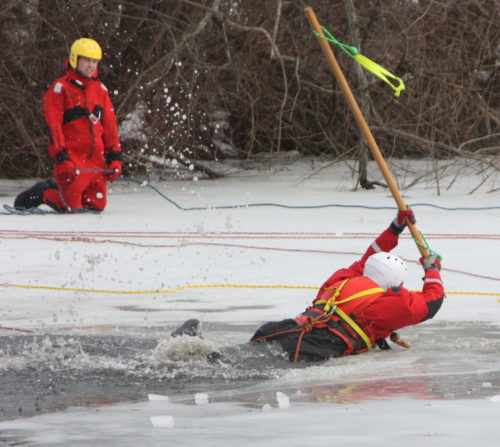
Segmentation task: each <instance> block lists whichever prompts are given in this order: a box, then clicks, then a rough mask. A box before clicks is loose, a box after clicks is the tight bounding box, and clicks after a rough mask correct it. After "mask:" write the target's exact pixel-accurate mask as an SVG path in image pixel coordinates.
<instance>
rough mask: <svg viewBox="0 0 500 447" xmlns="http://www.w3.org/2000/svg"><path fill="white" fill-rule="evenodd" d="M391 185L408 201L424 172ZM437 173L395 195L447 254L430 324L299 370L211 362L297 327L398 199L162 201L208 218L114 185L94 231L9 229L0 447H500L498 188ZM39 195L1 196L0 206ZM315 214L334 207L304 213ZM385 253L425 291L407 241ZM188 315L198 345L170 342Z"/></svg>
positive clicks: (196, 189) (232, 181)
mask: <svg viewBox="0 0 500 447" xmlns="http://www.w3.org/2000/svg"><path fill="white" fill-rule="evenodd" d="M233 163H235V162H233ZM419 163H421V164H422V165H423V162H419ZM419 163H417V162H407V164H408V165H411V166H412V168H414V169H417V170H418V166H419ZM403 165H404V163H402V162H401V163H400V167H401V166H403ZM320 168H323V169H320ZM393 168H394V166H393ZM423 170H424V167H423V166H422V170H421V171H419V172H422V171H423ZM370 172H371V174H370V175H371V177H372V178H380V175H379V174H378V171H377V169H376V167H374V166H371V167H370ZM396 172H398V175H397V176H396V178H397V179H398V181H399V182H400V184H401V186H403V187H404V186H405V184H407V185H408V184H410V182H411V180H412V178H416V177H418V174H419V173H417V174H416V175H415V176H413V177H412V176H409V174H408V171H407V170H405V169H403V168H401V170H400V171H398V170H397V169H396ZM401 172H406V174H405V175H402V174H401ZM441 172H443V173H445V174H443V175H442V176H441V178H440V182H441V183H440V185H439V192H440V194H439V195H438V193H437V191H438V186H437V185H436V184H435V182H434V179H433V178H431V179H428V180H425V181H424V180H422V181H420V182H418V183H416V184H415V185H413V186H412V187H411V188H409V189H407V190H406V189H403V192H404V197H405V200H406V201H407V203H409V204H413V205H414V206H413V209H414V211H415V214H416V216H417V226H418V228H419V229H420V230H421V231H422V232H423V233H424V235H425V237H426V239H427V241H428V242H429V244H430V245H431V247H432V248H433V249H434V250H436V251H438V252H439V253H440V254H442V256H443V258H444V259H443V280H444V283H445V286H446V289H447V299H446V301H445V303H444V305H443V308H442V309H441V311H440V312H439V313H438V315H437V316H436V318H435V319H434V320H432V321H429V322H426V323H424V324H422V325H419V326H416V327H412V328H407V329H403V330H401V331H400V334H401V335H402V337H403V338H407V339H408V340H410V341H411V342H412V343H413V348H412V349H409V350H404V349H403V348H400V347H398V346H395V347H394V349H393V350H392V351H388V352H382V351H372V352H370V353H367V354H363V355H360V356H353V357H348V358H342V359H336V360H331V361H328V362H326V363H323V364H320V365H312V366H309V367H306V368H304V367H292V368H286V367H283V364H280V366H279V367H278V368H276V369H274V370H269V368H266V367H265V366H259V365H256V366H255V368H254V369H252V368H251V367H248V364H245V367H244V368H239V369H238V368H232V367H223V366H218V364H217V362H215V363H209V362H208V363H207V361H206V358H207V354H209V353H211V352H213V351H216V350H217V349H218V348H221V347H224V348H225V347H231V346H235V345H239V344H242V343H245V342H246V341H247V340H248V338H249V337H250V336H251V335H252V334H253V331H255V329H256V328H257V327H258V326H259V325H260V324H261V323H262V322H265V321H269V320H273V319H281V318H285V317H293V316H295V315H296V314H298V313H300V312H301V311H302V310H303V309H304V308H305V306H306V305H307V304H308V303H309V302H310V301H311V299H312V298H313V296H314V294H315V288H317V287H318V286H319V285H321V283H322V282H323V281H324V280H325V279H326V278H327V277H328V276H329V275H330V274H331V273H332V272H333V271H334V270H335V269H337V268H339V267H342V266H345V265H348V264H350V263H351V262H352V261H353V260H355V259H356V258H357V257H358V256H359V255H360V254H361V253H363V251H364V250H365V249H366V247H367V246H368V244H369V243H370V242H371V241H372V239H373V238H374V237H375V236H376V235H377V234H378V233H379V232H381V231H382V230H383V229H384V228H385V227H386V226H387V225H388V224H389V222H390V221H391V220H392V218H393V217H394V215H395V205H394V201H393V199H392V198H391V197H390V195H389V193H388V192H387V191H385V190H381V189H380V188H377V189H376V190H369V191H365V190H356V191H353V187H354V182H355V179H353V176H352V174H351V172H350V171H349V170H348V169H347V168H346V166H345V165H343V164H335V165H330V164H329V163H328V162H321V161H318V160H314V161H296V162H290V163H288V164H285V165H282V166H281V167H269V168H268V169H265V170H264V169H261V170H254V171H239V170H238V169H233V170H232V174H231V175H230V176H228V177H227V178H222V179H219V180H216V181H203V180H200V181H197V182H189V181H186V182H175V181H172V182H170V181H164V182H161V183H156V184H155V185H154V186H155V187H156V188H158V190H159V191H161V192H162V193H163V194H164V195H165V196H167V197H169V198H170V199H172V200H173V201H175V202H176V203H177V204H180V205H181V206H182V207H184V208H190V207H200V208H205V209H197V210H192V211H185V210H182V209H179V208H177V207H175V206H174V205H173V204H172V203H170V202H168V201H167V200H165V199H164V198H163V197H162V196H161V195H160V194H158V193H157V192H155V191H154V190H153V189H151V188H148V187H147V186H146V185H147V184H146V183H143V184H142V185H141V184H140V183H127V182H124V181H120V182H117V183H116V184H115V185H113V186H112V188H111V191H110V195H109V200H108V208H107V209H106V210H105V212H103V213H101V214H99V215H95V214H80V215H52V214H49V215H43V216H35V215H33V216H16V215H10V216H9V215H0V254H1V255H0V263H1V269H0V272H1V275H2V276H1V279H0V300H1V301H0V302H1V306H0V326H1V327H2V328H3V329H0V338H1V339H2V340H3V341H2V344H1V345H0V372H1V373H2V374H0V384H1V386H2V391H1V393H2V394H3V398H2V409H1V412H0V418H1V419H2V421H0V446H1V445H5V446H7V445H25V444H29V445H33V446H42V445H44V446H45V445H50V446H67V445H71V446H95V445H99V446H120V447H122V446H132V445H134V446H137V445H148V446H160V445H161V446H163V445H186V446H188V445H197V444H202V445H205V446H220V445H232V444H238V445H239V446H254V445H259V446H273V447H281V446H286V447H291V446H301V447H302V446H304V445H326V444H327V443H328V444H330V443H335V444H336V445H342V446H359V445H370V446H378V445H380V446H382V445H383V446H388V445H399V444H401V445H405V446H421V445H424V444H425V445H427V446H442V445H447V444H449V445H454V446H455V447H457V446H467V447H469V446H470V444H471V443H475V444H478V445H481V446H482V447H489V446H496V445H497V444H498V435H499V429H498V420H499V417H500V399H499V396H500V329H499V326H500V302H498V299H499V298H500V295H499V293H500V284H499V281H500V274H499V272H498V269H499V262H498V261H499V255H498V253H499V244H500V234H499V233H498V232H497V231H498V230H497V229H498V222H499V218H500V204H499V203H498V200H497V199H498V196H499V192H497V191H496V189H497V187H498V185H497V184H496V183H495V182H497V181H498V179H497V178H496V177H495V176H490V177H488V178H487V180H486V181H484V182H483V178H482V173H481V172H479V171H478V172H479V173H476V172H475V171H474V170H470V171H469V172H466V170H465V169H463V167H461V171H460V175H459V176H458V177H455V174H456V172H453V170H451V169H446V170H445V169H443V170H442V171H441ZM410 177H412V178H410ZM31 183H32V181H31V180H30V181H25V182H19V181H7V180H0V191H1V197H0V203H7V204H12V202H13V199H14V196H15V194H16V193H17V192H19V191H20V190H22V189H23V188H24V187H26V186H27V185H31ZM478 185H481V186H480V187H479V188H477V189H476V186H478ZM472 191H474V192H473V193H471V192H472ZM257 204H261V205H259V206H257ZM272 204H281V205H287V206H290V208H285V207H282V206H273V205H272ZM326 204H336V205H337V206H327V207H317V208H315V207H314V206H315V205H317V206H322V205H326ZM227 205H247V206H241V207H235V208H232V207H225V206H227ZM297 206H300V207H299V208H294V207H297ZM308 207H310V208H308ZM444 207H445V208H448V209H444ZM451 208H460V209H456V210H450V209H451ZM463 208H473V209H463ZM481 208H483V209H481ZM395 252H396V253H397V254H399V255H400V256H402V257H403V258H404V259H406V260H407V262H408V265H409V268H410V273H411V279H410V280H409V281H408V283H407V284H406V286H407V287H408V288H410V289H418V288H420V287H421V277H422V274H421V267H420V265H419V264H418V258H419V253H418V250H417V249H416V247H415V244H414V242H413V241H412V240H411V238H410V237H409V236H408V234H405V235H404V236H403V237H402V238H401V240H400V245H399V247H398V249H397V250H396V251H395ZM188 318H198V319H200V320H201V329H202V334H203V339H196V341H195V340H193V339H191V338H190V339H189V340H187V341H186V340H182V339H184V338H185V337H178V338H170V336H169V334H170V332H171V330H172V329H173V328H175V327H176V326H178V325H179V324H180V323H182V322H183V321H185V320H186V319H188ZM22 331H27V332H22ZM28 331H32V332H28ZM237 353H238V352H236V354H237ZM252 359H253V358H250V361H253V360H252ZM16 374H17V375H16ZM25 375H26V377H30V378H33V377H34V378H36V380H38V381H39V383H31V384H30V387H29V389H25V388H23V387H22V386H21V385H19V387H20V388H19V389H20V390H21V391H24V392H25V393H24V394H22V393H19V392H18V391H17V389H16V388H15V386H14V385H16V383H17V382H18V383H19V384H21V383H22V381H23V380H24V379H25ZM12 377H15V378H16V380H17V382H13V379H12ZM11 387H12V388H11ZM200 403H202V404H203V405H200ZM18 406H19V407H20V408H19V412H17V411H14V410H13V409H17V407H18ZM21 407H22V408H21ZM280 410H285V411H280Z"/></svg>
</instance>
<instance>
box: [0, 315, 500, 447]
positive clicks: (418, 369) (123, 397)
mask: <svg viewBox="0 0 500 447" xmlns="http://www.w3.org/2000/svg"><path fill="white" fill-rule="evenodd" d="M215 329H216V328H215ZM404 335H405V337H408V338H409V339H410V340H411V341H412V342H413V344H414V347H413V348H412V349H410V350H403V349H401V348H399V347H395V349H393V350H391V351H384V352H382V351H372V352H370V353H367V354H363V355H359V356H351V357H348V358H342V359H332V360H330V361H328V362H324V363H321V364H313V365H310V364H309V365H308V364H305V363H300V364H290V363H289V362H288V361H287V360H286V358H285V356H284V355H283V354H282V353H281V352H280V350H279V349H278V348H277V347H276V346H273V345H272V344H267V343H266V344H259V345H253V344H243V345H241V344H240V345H236V346H223V347H221V345H220V344H217V343H215V342H213V341H210V340H211V334H210V333H207V334H205V337H204V339H200V338H198V337H188V336H184V337H177V338H171V337H170V336H168V335H166V336H165V337H163V336H162V337H149V336H148V333H147V331H145V332H143V333H141V334H139V335H131V336H128V335H127V336H124V335H65V334H61V335H31V334H30V335H25V334H14V333H12V334H8V335H3V336H1V337H0V389H1V393H0V420H8V419H13V418H18V417H27V416H32V415H36V414H41V413H44V412H54V411H58V410H61V409H64V408H67V407H70V406H75V405H86V406H92V405H102V404H106V403H115V402H133V401H140V400H144V399H145V398H146V396H147V394H148V393H158V394H168V395H169V396H175V395H182V394H183V393H196V392H206V391H210V390H219V391H220V390H232V389H233V390H234V389H239V390H241V389H244V388H251V387H254V388H255V385H256V384H259V383H262V385H263V389H264V390H265V387H266V385H265V383H266V381H273V380H276V379H277V380H280V381H282V382H281V383H283V384H284V383H287V382H288V383H290V384H291V385H290V386H292V387H293V386H295V385H294V384H297V387H299V388H300V389H302V390H307V392H306V393H305V394H304V396H307V398H308V399H309V398H313V399H317V400H321V399H325V400H328V399H337V398H350V399H362V398H365V399H366V398H380V397H383V396H393V395H398V394H405V395H413V396H415V397H417V398H419V397H425V398H429V397H430V398H436V399H463V398H477V397H484V396H491V395H495V394H500V330H499V329H498V328H497V327H494V326H489V325H485V324H480V325H479V324H475V323H456V324H452V323H447V324H443V323H440V324H438V323H433V324H426V325H422V326H420V327H415V328H411V329H409V330H406V331H404ZM249 336H250V334H249ZM214 352H217V353H219V354H220V356H219V354H217V355H215V356H214V355H213V353H214ZM250 394H251V393H250ZM257 394H258V393H257ZM339 396H340V397H339ZM346 396H347V397H346ZM0 444H1V443H0ZM5 445H8V444H5ZM13 445H14V444H13Z"/></svg>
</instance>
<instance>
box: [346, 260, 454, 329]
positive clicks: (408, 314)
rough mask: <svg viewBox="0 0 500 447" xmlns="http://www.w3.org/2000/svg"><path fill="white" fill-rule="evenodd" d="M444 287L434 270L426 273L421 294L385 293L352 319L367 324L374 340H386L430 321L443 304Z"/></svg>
mask: <svg viewBox="0 0 500 447" xmlns="http://www.w3.org/2000/svg"><path fill="white" fill-rule="evenodd" d="M443 299H444V287H443V284H442V281H441V275H440V273H439V272H438V271H437V270H428V271H427V272H426V273H425V277H424V286H423V289H422V291H421V292H410V291H409V290H407V289H405V288H404V287H401V288H394V289H389V290H387V292H386V293H385V294H384V295H382V296H381V297H379V298H378V299H377V300H375V301H374V302H373V303H371V304H370V305H369V306H368V307H367V308H366V309H364V311H362V312H361V313H360V315H358V316H357V317H356V321H357V322H359V323H362V324H367V328H368V327H369V328H370V330H371V331H372V332H373V334H374V335H375V338H376V339H377V338H385V337H388V336H389V335H390V334H391V333H392V332H394V331H396V330H398V329H401V328H403V327H406V326H411V325H415V324H418V323H421V322H423V321H425V320H428V319H430V318H433V317H434V315H436V313H437V312H438V310H439V309H440V308H441V305H442V304H443Z"/></svg>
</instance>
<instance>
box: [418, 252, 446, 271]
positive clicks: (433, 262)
mask: <svg viewBox="0 0 500 447" xmlns="http://www.w3.org/2000/svg"><path fill="white" fill-rule="evenodd" d="M420 264H422V266H423V267H424V270H425V271H427V270H437V271H438V272H439V271H441V259H440V256H439V255H436V254H431V255H429V256H427V257H426V258H423V257H422V258H420Z"/></svg>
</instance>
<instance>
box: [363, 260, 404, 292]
mask: <svg viewBox="0 0 500 447" xmlns="http://www.w3.org/2000/svg"><path fill="white" fill-rule="evenodd" d="M364 276H367V277H368V278H370V279H371V280H373V281H375V282H376V283H377V284H378V285H379V286H380V287H382V289H384V290H387V289H390V288H391V287H399V286H400V285H401V284H402V283H403V282H404V281H406V280H407V279H408V268H407V267H406V264H405V262H404V261H403V260H402V259H401V258H398V257H397V256H394V255H391V254H390V253H386V252H384V251H381V252H379V253H375V254H373V255H371V256H370V257H369V258H368V259H367V260H366V264H365V271H364Z"/></svg>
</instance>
